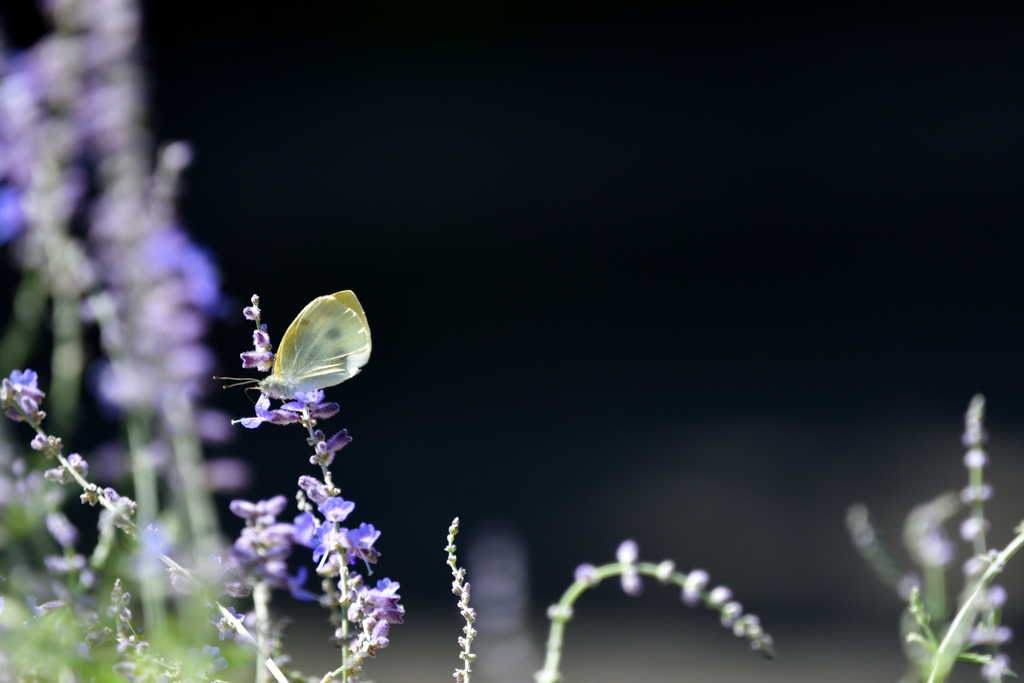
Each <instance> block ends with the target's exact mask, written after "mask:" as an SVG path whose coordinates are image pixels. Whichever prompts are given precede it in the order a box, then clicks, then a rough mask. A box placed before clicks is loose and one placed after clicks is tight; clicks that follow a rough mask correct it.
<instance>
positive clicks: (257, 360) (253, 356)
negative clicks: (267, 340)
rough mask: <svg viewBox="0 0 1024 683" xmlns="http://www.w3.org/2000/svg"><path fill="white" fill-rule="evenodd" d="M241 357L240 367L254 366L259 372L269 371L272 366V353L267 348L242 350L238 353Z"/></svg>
mask: <svg viewBox="0 0 1024 683" xmlns="http://www.w3.org/2000/svg"><path fill="white" fill-rule="evenodd" d="M239 356H241V358H242V367H243V368H246V369H249V368H256V369H257V370H259V371H260V372H270V369H271V368H272V367H274V354H273V353H272V352H270V351H267V350H257V351H243V352H242V353H240V354H239Z"/></svg>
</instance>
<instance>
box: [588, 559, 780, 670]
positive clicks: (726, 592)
mask: <svg viewBox="0 0 1024 683" xmlns="http://www.w3.org/2000/svg"><path fill="white" fill-rule="evenodd" d="M615 555H616V559H617V560H618V562H619V565H620V566H619V567H618V568H617V569H618V571H619V572H620V574H619V577H620V581H621V584H622V590H623V591H624V592H625V593H626V595H629V596H638V595H640V594H641V593H643V583H642V581H641V578H640V574H641V571H640V569H641V568H640V566H639V565H638V563H637V560H638V559H639V549H638V548H637V544H636V542H635V541H632V540H628V539H627V540H625V541H623V542H622V543H621V544H620V545H619V547H618V549H617V551H616V553H615ZM653 574H654V576H655V577H656V578H657V579H658V581H659V582H661V583H663V584H669V583H677V584H681V585H682V595H681V597H682V601H683V604H684V605H686V606H687V607H697V606H700V605H701V604H703V605H704V606H705V607H707V608H709V609H713V610H715V611H716V612H718V614H719V616H720V618H721V621H722V626H724V627H725V628H728V629H730V630H731V631H732V632H733V634H734V635H735V636H736V637H737V638H746V639H747V641H748V642H749V643H750V647H751V649H753V650H755V651H757V652H760V653H761V654H763V655H765V656H766V657H773V656H774V643H773V640H772V637H771V636H770V635H769V634H767V633H765V631H764V629H763V628H762V627H761V620H760V619H759V618H758V617H757V616H756V615H754V614H744V613H743V606H742V605H741V604H740V603H739V602H737V601H735V600H733V595H732V591H731V590H730V589H729V588H727V587H725V586H717V587H715V588H712V589H711V590H707V587H708V584H709V581H710V577H709V575H708V573H707V572H706V571H704V570H703V569H694V570H693V571H691V572H690V573H689V574H685V575H684V574H681V573H679V572H677V571H676V565H675V563H674V562H673V561H672V560H664V561H663V562H661V563H659V564H657V565H655V566H654V568H653ZM575 578H576V580H577V581H581V582H583V583H586V584H587V585H588V586H596V585H597V584H598V583H600V581H601V579H600V575H599V573H598V569H597V568H596V567H594V566H593V565H591V564H583V565H580V566H579V567H577V568H576V575H575Z"/></svg>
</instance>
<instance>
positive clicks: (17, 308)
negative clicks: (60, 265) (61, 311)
mask: <svg viewBox="0 0 1024 683" xmlns="http://www.w3.org/2000/svg"><path fill="white" fill-rule="evenodd" d="M48 300H49V292H48V291H47V289H46V285H45V282H44V281H43V278H42V277H41V276H40V274H39V272H38V271H36V270H27V271H25V273H24V274H23V275H22V276H21V281H20V282H19V283H18V290H17V291H16V292H15V294H14V309H13V310H12V311H11V320H10V321H9V322H8V323H7V330H6V331H5V332H4V336H3V339H2V340H0V371H2V372H3V373H4V374H5V375H6V374H7V373H8V372H9V371H10V370H12V369H14V368H24V367H25V364H26V363H27V362H28V359H29V354H31V352H32V347H33V346H34V345H35V341H36V337H38V336H39V329H40V328H41V327H42V324H43V314H44V313H45V312H46V302H47V301H48Z"/></svg>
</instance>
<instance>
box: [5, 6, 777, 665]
mask: <svg viewBox="0 0 1024 683" xmlns="http://www.w3.org/2000/svg"><path fill="white" fill-rule="evenodd" d="M45 9H46V11H47V12H48V19H49V21H50V23H51V25H52V30H51V31H50V32H49V33H47V34H46V35H44V36H43V37H42V38H41V39H39V40H38V41H37V42H36V43H35V44H34V45H32V46H31V47H30V48H28V49H26V50H23V51H13V50H3V49H0V245H6V249H7V250H8V251H9V252H10V255H11V257H12V262H13V263H14V265H15V268H17V269H19V270H20V279H19V281H18V286H17V291H16V292H14V293H13V297H12V300H13V304H14V305H13V309H12V310H13V313H12V317H11V319H10V321H9V322H8V325H7V328H6V331H5V333H4V335H3V337H2V339H0V370H2V375H0V376H2V377H3V379H2V383H0V410H2V412H3V413H4V415H5V416H6V418H7V419H6V420H5V421H4V422H5V423H6V424H3V425H0V513H2V517H0V624H2V625H0V683H6V682H8V681H57V680H60V681H106V680H129V681H140V682H142V681H160V682H167V683H171V682H175V681H181V682H184V681H193V682H198V681H210V682H212V681H220V680H223V679H222V676H223V677H227V678H229V679H232V680H244V679H247V678H249V673H248V672H249V670H250V669H249V668H248V667H250V666H252V669H251V670H252V671H254V678H255V680H256V681H257V683H264V682H266V681H269V680H270V679H271V678H273V679H275V680H276V681H278V683H285V682H287V681H320V683H328V681H332V680H339V681H345V682H346V683H353V682H355V681H360V680H364V673H363V666H364V664H365V662H366V661H367V660H368V659H371V658H373V657H375V656H376V655H377V653H378V652H379V651H381V650H384V649H385V648H387V647H388V645H389V643H390V635H391V631H390V629H391V628H392V627H393V626H395V625H399V624H401V623H402V622H403V619H404V615H405V608H404V607H403V605H402V604H401V596H400V594H399V590H400V584H399V583H398V582H397V581H393V580H391V579H390V578H387V577H383V578H378V577H376V576H374V577H373V578H372V579H371V574H373V573H374V572H373V568H374V567H375V566H376V565H377V563H378V560H379V559H380V557H381V553H380V551H379V550H378V540H379V539H380V537H381V533H382V532H381V530H380V529H378V528H376V527H375V526H374V525H373V524H371V523H367V522H362V521H361V522H360V523H358V524H353V523H351V522H349V521H348V520H349V519H350V517H351V516H352V515H353V513H354V512H355V510H356V504H355V503H354V502H353V501H352V500H350V499H346V498H344V497H342V492H341V489H340V487H339V486H338V485H337V484H336V483H335V482H334V480H333V479H332V473H331V469H330V467H331V465H332V463H333V462H334V460H335V458H336V456H337V454H338V453H339V452H340V451H341V450H342V449H343V448H345V447H346V446H347V445H348V444H349V443H351V441H352V437H351V436H349V434H348V432H347V430H345V429H340V430H337V431H334V433H333V434H332V435H330V436H328V435H327V433H326V432H324V431H322V429H321V427H322V425H323V423H324V421H325V420H327V419H330V418H332V417H334V416H335V415H336V414H337V413H338V405H337V404H336V403H332V402H329V401H327V400H326V396H325V393H324V391H323V390H322V389H321V388H313V389H309V388H308V387H303V388H304V389H306V390H298V389H293V388H291V386H290V385H285V384H280V383H278V384H273V383H272V382H268V383H266V384H265V385H261V387H264V388H266V387H271V386H274V387H276V389H275V390H274V391H270V390H269V389H268V391H267V393H268V394H270V395H267V394H264V395H261V396H260V398H259V400H258V401H257V402H256V407H255V415H254V416H251V417H243V418H241V419H239V420H236V421H235V422H237V423H239V424H241V425H242V427H245V428H249V429H256V428H260V427H263V428H264V429H266V428H268V427H264V425H274V426H288V425H296V426H298V427H300V428H301V429H303V438H304V440H305V442H306V447H307V448H308V449H310V456H309V462H310V464H311V465H312V466H313V467H314V468H316V469H315V470H314V471H313V473H311V474H306V475H303V476H301V477H300V478H299V480H298V482H297V486H296V490H295V492H294V496H293V497H294V500H295V501H296V506H297V509H294V510H292V511H289V506H290V502H289V498H290V496H289V495H275V496H273V497H271V498H269V499H268V500H259V501H255V502H254V501H248V500H244V499H240V498H238V499H235V500H233V501H232V502H231V504H230V511H231V513H233V514H234V515H235V516H237V517H238V518H240V519H242V520H243V521H244V523H245V526H244V528H242V530H241V532H240V533H239V535H238V536H237V538H235V539H233V540H231V541H225V539H224V537H223V535H222V532H221V530H220V528H219V524H218V522H217V516H216V513H215V509H214V506H213V504H212V501H211V493H213V492H220V493H232V492H236V491H238V490H239V489H240V488H243V487H244V481H245V480H246V478H247V477H249V476H250V475H249V473H248V472H247V471H246V466H245V464H244V463H243V462H241V461H237V460H228V459H223V458H222V459H219V460H204V458H203V451H204V445H206V444H211V443H217V442H218V441H221V440H223V439H224V438H225V436H226V430H227V429H229V428H230V427H229V425H230V419H229V418H228V417H227V416H226V415H223V414H221V413H218V412H217V411H213V410H210V409H208V408H206V407H205V406H204V404H203V399H204V394H205V391H206V389H207V388H208V385H209V376H210V373H211V371H212V369H213V366H214V356H213V353H212V352H211V350H210V349H209V348H208V346H207V345H206V343H205V334H206V331H207V329H208V328H209V327H210V325H211V323H212V322H213V321H214V320H215V319H216V318H217V317H218V316H219V315H221V314H222V313H223V311H224V310H225V308H224V297H223V296H222V294H221V292H220V283H219V275H218V270H217V267H216V263H215V261H214V259H213V257H212V255H211V254H210V253H209V251H208V250H206V249H204V248H203V247H201V246H199V245H198V244H197V243H196V242H194V241H193V240H192V238H191V237H190V236H189V234H188V233H187V231H186V230H185V229H184V228H183V227H182V226H181V224H180V221H179V219H178V216H177V213H176V208H175V205H176V199H177V194H178V188H179V179H180V176H181V173H182V172H183V171H184V170H185V169H186V168H187V166H188V165H189V163H190V160H191V149H190V148H189V146H188V145H186V144H185V143H182V142H171V143H168V144H164V145H160V146H154V145H153V144H152V141H151V139H150V136H149V133H148V131H147V130H146V128H145V127H143V126H142V123H141V122H142V121H144V120H145V116H144V114H145V97H144V84H145V78H144V74H143V71H142V68H141V66H140V59H139V51H140V48H139V40H138V39H139V34H140V24H141V12H140V6H139V3H138V2H137V0H72V1H68V2H65V1H57V2H51V3H46V4H45ZM0 47H2V45H0ZM243 314H244V316H245V317H246V318H247V319H249V320H250V321H253V322H254V323H255V330H254V331H253V349H252V350H251V351H246V352H244V353H242V354H241V357H242V365H243V368H250V369H255V370H257V371H259V372H269V371H270V370H271V369H272V368H273V367H274V362H275V357H276V356H275V353H274V351H273V344H272V340H271V337H270V334H269V332H268V330H267V326H266V325H265V324H263V323H262V322H261V315H262V313H261V311H260V307H259V300H258V298H257V297H253V299H252V302H251V305H250V306H248V307H246V308H245V309H244V311H243ZM45 329H51V330H52V333H53V338H52V353H51V356H50V358H49V361H48V362H46V361H44V360H43V359H42V358H40V356H39V348H40V346H41V345H40V344H39V343H38V341H39V338H40V336H41V332H42V331H43V330H45ZM367 334H368V332H367ZM92 339H96V340H97V344H98V349H97V351H98V352H97V353H95V354H92V353H91V352H90V347H91V340H92ZM366 352H367V353H368V347H367V349H366ZM30 360H31V361H32V364H33V366H34V367H36V368H39V369H41V370H43V372H42V373H37V372H36V371H35V370H32V369H21V368H26V366H27V365H28V364H29V361H30ZM37 361H38V363H37ZM363 362H365V358H364V360H363ZM349 370H351V371H352V372H354V371H355V370H358V366H356V367H355V369H354V370H353V369H351V368H349ZM83 385H85V386H88V387H89V388H90V389H91V390H92V392H93V394H94V395H95V397H96V399H97V401H98V405H99V408H100V410H101V412H102V413H103V414H104V415H106V416H107V417H109V418H111V420H112V421H113V423H115V424H116V425H117V430H116V432H115V433H112V434H111V438H110V440H109V441H107V442H106V443H104V444H103V445H101V446H100V447H99V448H97V449H96V450H95V452H94V453H93V454H92V455H91V456H90V457H88V458H87V457H84V456H83V455H82V454H80V453H77V452H69V449H68V446H70V445H72V444H76V443H77V441H78V437H77V435H76V428H77V426H78V422H79V417H80V414H81V408H82V387H83ZM44 387H46V390H44ZM285 391H287V393H288V394H289V395H287V396H285V397H283V398H284V400H283V401H281V403H280V404H279V405H277V406H273V405H272V398H278V399H280V398H281V396H280V395H279V394H281V393H282V392H285ZM14 423H19V424H14ZM218 473H219V474H218ZM70 491H75V493H76V494H77V497H78V499H79V501H80V503H82V504H84V505H86V506H87V507H86V508H80V506H79V508H80V509H77V510H75V509H69V507H68V502H69V499H70V498H71V496H70V495H69V492H70ZM286 493H287V492H286ZM90 508H98V510H99V514H98V515H94V516H91V515H89V514H88V512H87V511H88V510H89V509H90ZM83 511H84V512H83ZM93 529H95V532H93ZM458 530H459V522H458V520H457V519H456V520H455V521H454V522H453V523H452V525H451V527H450V528H449V533H448V543H447V546H446V547H445V551H446V552H447V557H448V564H449V565H450V567H451V570H452V573H453V577H454V580H453V583H452V589H453V591H454V593H455V594H456V595H457V596H458V598H459V602H458V607H459V611H460V613H461V615H462V617H463V619H464V620H465V627H464V629H463V635H462V637H460V638H459V643H460V647H461V650H462V651H461V654H460V657H461V660H462V664H461V666H460V668H459V669H457V670H456V672H455V674H454V676H455V678H456V679H457V680H459V681H463V682H465V683H468V682H469V681H470V678H471V676H472V669H471V664H472V663H473V661H474V660H475V658H476V653H474V652H473V651H472V644H473V642H474V639H475V637H476V635H477V633H476V629H475V627H474V623H475V620H476V612H475V609H474V608H473V607H471V606H470V604H469V598H470V584H469V583H468V582H467V581H466V571H465V569H463V568H461V567H459V566H458V560H457V557H456V555H455V551H456V547H455V544H454V539H455V535H456V534H457V533H458ZM289 565H291V567H293V568H294V569H292V568H290V566H289ZM313 573H315V574H316V576H317V577H318V578H319V587H318V588H317V587H314V586H313V585H311V584H312V583H313V582H311V581H310V576H311V574H313ZM645 575H647V576H652V577H656V578H657V579H658V580H659V581H661V582H663V583H667V584H675V585H676V586H678V587H680V588H681V589H682V597H683V601H684V602H685V603H686V604H688V605H698V604H705V605H707V606H708V607H710V608H712V609H714V610H716V611H717V612H718V613H719V614H720V616H721V620H722V623H723V624H724V625H725V626H727V627H728V628H730V629H731V630H733V631H734V632H735V633H736V634H737V635H738V636H743V637H746V638H747V639H748V640H749V641H750V644H751V645H752V646H753V647H754V648H755V649H757V650H759V651H761V652H762V653H764V654H768V655H770V654H771V652H772V642H771V639H770V637H768V635H767V634H765V633H764V631H763V630H762V629H761V626H760V623H759V622H758V620H757V618H756V617H754V616H753V615H748V614H744V613H743V610H742V608H741V607H740V605H739V603H738V602H735V601H734V600H732V598H731V592H730V591H729V590H728V589H726V588H724V587H718V588H715V589H712V590H707V583H708V577H707V574H706V573H704V572H702V571H700V570H695V571H693V572H690V573H689V574H683V573H680V572H678V571H676V570H675V567H674V565H672V563H670V562H663V563H661V564H658V565H655V564H650V563H644V562H639V561H638V556H637V550H636V545H635V544H634V543H632V542H626V543H624V544H623V545H622V546H621V547H620V549H619V553H618V561H617V562H616V563H613V564H609V565H605V566H602V567H593V566H590V565H584V566H582V567H580V569H579V570H578V572H577V576H576V581H575V583H573V584H572V586H571V587H570V589H569V591H568V592H566V594H565V596H563V598H562V600H561V601H560V602H559V603H558V605H556V606H555V607H553V608H552V610H551V612H550V615H549V616H550V617H551V620H552V632H551V638H550V639H549V642H548V656H547V660H546V663H545V666H544V669H543V670H542V671H541V672H540V673H538V674H537V680H539V681H546V682H552V683H553V682H554V681H557V680H560V678H561V674H560V673H559V659H560V654H561V642H562V640H561V639H562V633H563V630H564V628H565V623H566V621H567V620H568V619H569V617H570V616H571V612H572V607H573V604H574V603H575V601H576V600H577V598H578V597H579V596H580V595H581V594H582V593H583V592H584V591H585V590H586V589H587V588H591V587H594V586H596V585H597V584H598V583H600V582H601V581H602V580H603V579H605V578H609V577H613V576H620V577H621V581H622V586H623V588H624V589H625V590H626V592H627V593H628V594H630V595H636V594H639V592H640V591H641V587H642V584H641V576H645ZM275 589H278V590H281V591H286V592H287V593H288V594H289V595H290V596H291V597H292V598H293V599H295V600H299V601H318V602H319V603H320V605H321V606H322V607H323V608H324V609H325V610H326V611H327V614H328V617H327V618H328V620H329V622H330V623H331V624H332V625H333V627H334V633H333V638H332V640H333V643H334V645H335V646H337V647H338V648H339V650H340V656H339V658H338V666H337V667H335V668H333V669H332V670H330V671H328V672H326V673H324V674H322V675H317V676H308V675H305V674H303V673H301V672H300V671H298V670H297V669H296V668H294V667H293V666H292V664H291V662H290V660H289V658H288V657H287V656H286V655H284V654H283V652H282V634H283V630H284V629H283V627H284V624H283V622H282V621H280V620H278V619H275V618H274V615H273V614H272V613H271V610H270V605H271V601H272V596H273V592H274V590H275Z"/></svg>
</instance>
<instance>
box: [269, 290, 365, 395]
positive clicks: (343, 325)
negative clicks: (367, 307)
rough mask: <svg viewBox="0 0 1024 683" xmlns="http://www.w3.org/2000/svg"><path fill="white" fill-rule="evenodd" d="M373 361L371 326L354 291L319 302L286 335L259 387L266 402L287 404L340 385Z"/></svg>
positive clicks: (302, 312)
mask: <svg viewBox="0 0 1024 683" xmlns="http://www.w3.org/2000/svg"><path fill="white" fill-rule="evenodd" d="M369 359H370V326H369V325H367V323H366V313H364V312H363V307H362V306H360V305H359V299H357V298H356V295H355V294H353V293H352V292H351V291H350V290H347V289H346V290H345V291H343V292H335V293H334V294H331V295H328V296H318V297H317V298H315V299H313V300H312V301H310V302H309V303H308V304H306V307H305V308H303V309H302V311H300V312H299V314H298V315H297V316H296V317H295V320H293V321H292V324H291V325H289V326H288V329H287V330H285V333H284V337H282V338H281V344H280V346H279V347H278V349H277V356H276V357H275V358H274V372H273V373H272V374H270V375H267V377H266V378H265V379H264V380H263V381H261V382H259V389H260V391H262V392H263V393H264V394H266V395H267V396H270V397H271V398H277V399H287V398H292V397H293V396H295V393H296V392H309V391H315V390H317V389H323V388H325V387H333V386H334V385H335V384H341V383H342V382H344V381H345V380H347V379H348V378H349V377H352V376H353V375H355V374H357V373H358V372H359V369H360V368H361V367H363V366H364V365H366V361H368V360H369Z"/></svg>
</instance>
